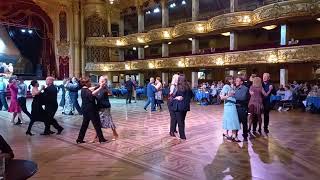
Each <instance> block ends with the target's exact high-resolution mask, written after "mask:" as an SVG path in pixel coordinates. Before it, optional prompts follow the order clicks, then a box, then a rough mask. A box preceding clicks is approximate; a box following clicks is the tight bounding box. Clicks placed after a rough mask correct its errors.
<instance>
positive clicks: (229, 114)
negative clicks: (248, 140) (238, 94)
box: [220, 76, 240, 142]
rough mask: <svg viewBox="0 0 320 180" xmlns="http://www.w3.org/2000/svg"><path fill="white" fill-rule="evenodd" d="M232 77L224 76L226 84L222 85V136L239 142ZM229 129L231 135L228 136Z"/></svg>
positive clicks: (238, 126) (238, 125)
mask: <svg viewBox="0 0 320 180" xmlns="http://www.w3.org/2000/svg"><path fill="white" fill-rule="evenodd" d="M233 88H234V84H233V77H230V76H229V77H226V84H225V85H224V86H223V88H222V90H221V93H220V97H221V99H222V100H224V110H223V126H222V127H223V129H224V130H225V132H224V133H223V137H226V138H227V139H231V140H232V141H234V142H240V140H239V139H238V137H237V131H238V130H239V129H240V123H239V118H238V113H237V108H236V104H235V103H236V99H235V98H234V94H235V91H234V89H233ZM229 131H232V136H231V137H230V136H229Z"/></svg>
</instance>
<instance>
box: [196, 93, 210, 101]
mask: <svg viewBox="0 0 320 180" xmlns="http://www.w3.org/2000/svg"><path fill="white" fill-rule="evenodd" d="M209 96H210V94H209V92H203V91H197V92H196V93H195V100H196V101H201V100H202V99H203V98H206V99H207V100H208V101H210V99H209Z"/></svg>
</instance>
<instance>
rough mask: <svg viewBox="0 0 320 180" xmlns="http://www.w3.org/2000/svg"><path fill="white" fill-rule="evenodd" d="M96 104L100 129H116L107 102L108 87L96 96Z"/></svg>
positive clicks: (109, 105) (108, 102)
mask: <svg viewBox="0 0 320 180" xmlns="http://www.w3.org/2000/svg"><path fill="white" fill-rule="evenodd" d="M97 104H98V108H99V115H100V121H101V127H102V128H111V129H116V125H115V124H114V123H113V120H112V116H111V112H110V111H111V104H110V101H109V90H108V87H104V88H102V89H101V90H100V91H99V92H98V94H97Z"/></svg>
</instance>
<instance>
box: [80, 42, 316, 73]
mask: <svg viewBox="0 0 320 180" xmlns="http://www.w3.org/2000/svg"><path fill="white" fill-rule="evenodd" d="M310 61H319V62H320V44H316V45H308V46H291V47H283V48H272V49H264V50H252V51H238V52H228V53H216V54H208V55H195V56H182V57H172V58H159V59H149V60H137V61H129V62H109V63H87V64H86V71H131V70H148V69H172V68H188V67H198V68H203V67H215V66H230V65H249V64H266V63H294V62H310Z"/></svg>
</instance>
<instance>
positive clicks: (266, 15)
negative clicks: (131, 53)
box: [86, 0, 320, 47]
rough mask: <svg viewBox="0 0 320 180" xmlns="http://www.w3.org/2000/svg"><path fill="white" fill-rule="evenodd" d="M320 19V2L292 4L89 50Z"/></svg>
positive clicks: (104, 41) (99, 42) (295, 0)
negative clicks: (268, 24)
mask: <svg viewBox="0 0 320 180" xmlns="http://www.w3.org/2000/svg"><path fill="white" fill-rule="evenodd" d="M319 15H320V1H319V0H292V1H284V2H279V3H274V4H269V5H266V6H262V7H259V8H257V9H255V10H253V11H242V12H235V13H227V14H222V15H219V16H215V17H213V18H211V19H209V20H208V21H194V22H186V23H181V24H178V25H176V26H174V27H170V28H159V29H154V30H151V31H149V32H147V33H136V34H131V35H127V36H122V37H89V38H87V40H86V45H87V46H106V47H125V46H134V45H143V44H148V43H154V42H157V41H165V40H173V39H176V38H179V37H192V36H196V35H200V34H206V33H215V32H221V31H226V30H230V29H237V28H243V27H251V26H256V25H259V24H267V23H271V22H274V21H276V22H277V21H280V20H283V19H294V18H297V17H311V18H315V17H317V16H319Z"/></svg>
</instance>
